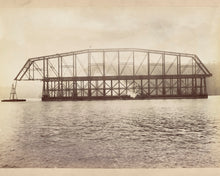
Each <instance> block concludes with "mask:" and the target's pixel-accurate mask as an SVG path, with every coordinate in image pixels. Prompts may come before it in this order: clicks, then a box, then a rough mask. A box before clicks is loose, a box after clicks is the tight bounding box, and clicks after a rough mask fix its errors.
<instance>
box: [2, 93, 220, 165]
mask: <svg viewBox="0 0 220 176" xmlns="http://www.w3.org/2000/svg"><path fill="white" fill-rule="evenodd" d="M219 105H220V97H219V96H211V97H209V99H197V100H196V99H192V100H190V99H189V100H187V99H186V100H115V101H78V102H71V101H68V102H41V101H36V100H35V101H33V100H32V101H31V100H30V101H27V102H17V103H15V102H14V103H0V113H1V115H0V167H73V168H78V167H83V168H84V167H90V168H131V167H132V168H133V167H144V168H165V167H220V106H219Z"/></svg>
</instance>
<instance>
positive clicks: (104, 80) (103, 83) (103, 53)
mask: <svg viewBox="0 0 220 176" xmlns="http://www.w3.org/2000/svg"><path fill="white" fill-rule="evenodd" d="M105 92H106V90H105V51H103V96H105V94H106V93H105Z"/></svg>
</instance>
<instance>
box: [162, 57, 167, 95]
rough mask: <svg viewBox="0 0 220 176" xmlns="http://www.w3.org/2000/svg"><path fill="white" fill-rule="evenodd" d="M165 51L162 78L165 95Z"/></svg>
mask: <svg viewBox="0 0 220 176" xmlns="http://www.w3.org/2000/svg"><path fill="white" fill-rule="evenodd" d="M165 74H166V73H165V53H163V54H162V75H163V78H162V81H163V82H162V86H163V88H162V93H163V95H165V94H166V88H165V86H166V85H165Z"/></svg>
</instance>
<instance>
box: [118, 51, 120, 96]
mask: <svg viewBox="0 0 220 176" xmlns="http://www.w3.org/2000/svg"><path fill="white" fill-rule="evenodd" d="M120 75H121V73H120V53H119V51H118V96H120Z"/></svg>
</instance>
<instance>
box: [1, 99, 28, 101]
mask: <svg viewBox="0 0 220 176" xmlns="http://www.w3.org/2000/svg"><path fill="white" fill-rule="evenodd" d="M17 101H26V99H5V100H1V102H17Z"/></svg>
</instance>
